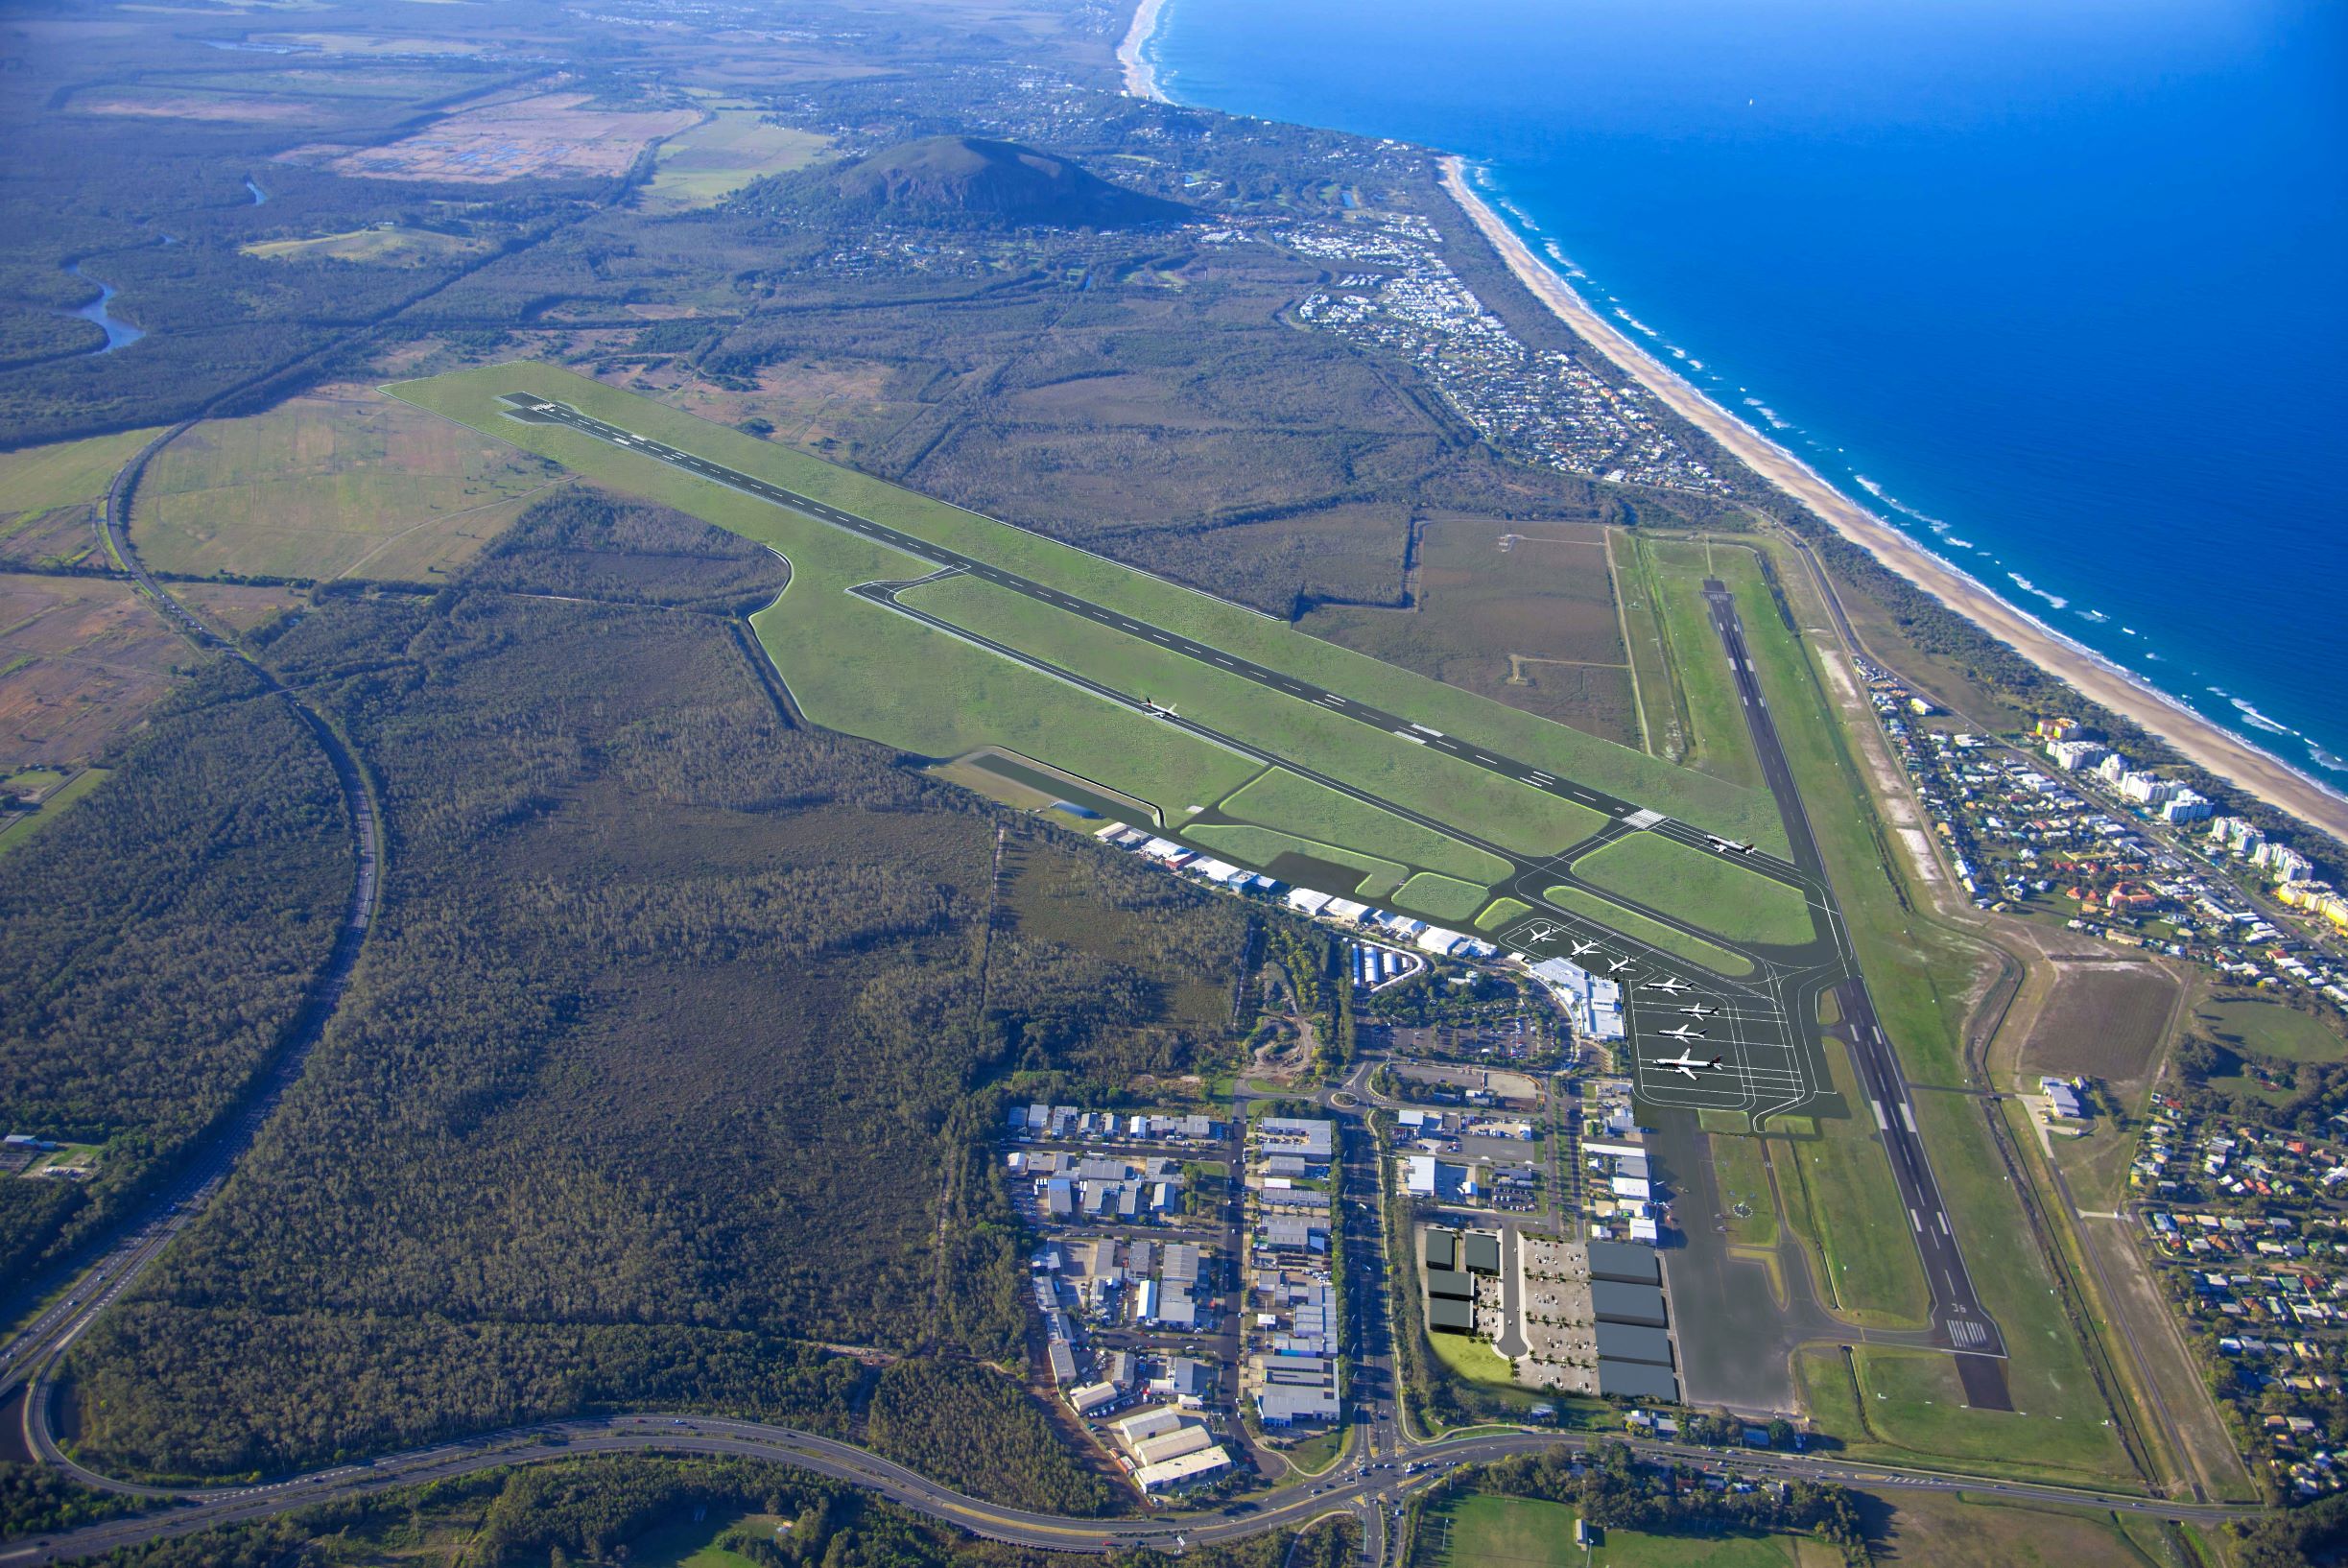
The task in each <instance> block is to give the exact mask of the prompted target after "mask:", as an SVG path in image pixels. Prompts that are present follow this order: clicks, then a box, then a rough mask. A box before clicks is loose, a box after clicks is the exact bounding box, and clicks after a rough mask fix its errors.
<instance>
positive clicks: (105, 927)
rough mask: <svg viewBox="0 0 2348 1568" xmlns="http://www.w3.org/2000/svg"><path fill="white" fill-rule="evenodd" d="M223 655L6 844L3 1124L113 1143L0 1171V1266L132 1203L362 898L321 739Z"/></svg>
mask: <svg viewBox="0 0 2348 1568" xmlns="http://www.w3.org/2000/svg"><path fill="white" fill-rule="evenodd" d="M255 692H256V687H255V686H254V684H253V683H252V682H251V679H250V677H249V676H247V675H244V674H243V673H242V672H241V671H240V669H239V667H237V666H235V665H232V664H227V663H225V662H224V663H222V664H220V665H217V666H214V667H213V668H212V670H211V671H210V672H208V674H207V676H206V677H205V678H203V679H202V680H199V681H198V682H196V683H195V684H193V685H192V686H190V687H189V688H187V689H186V690H185V691H184V692H183V693H182V694H181V695H180V697H179V698H178V699H177V700H176V701H174V702H172V703H171V704H169V705H167V706H166V707H165V708H164V709H163V710H162V711H161V712H160V713H159V714H158V715H157V717H156V718H155V719H154V722H153V724H152V725H151V726H150V727H149V729H148V730H147V732H146V735H145V737H144V738H143V739H142V740H140V741H139V742H138V743H137V744H136V745H135V746H134V747H133V748H132V749H131V750H130V753H129V755H128V756H126V757H125V758H124V759H123V762H122V766H121V767H120V768H119V769H118V770H117V771H116V772H115V773H114V774H113V776H112V777H110V778H109V779H107V782H106V784H105V785H103V786H102V787H101V788H100V789H98V790H97V791H96V792H95V793H94V794H92V795H91V796H89V797H88V798H87V799H85V800H83V802H82V803H81V804H80V805H79V806H77V807H76V808H75V809H74V810H73V811H72V812H70V813H68V814H67V815H66V816H64V817H63V818H61V819H59V820H58V821H57V822H56V823H55V824H53V825H52V826H51V827H49V828H48V830H47V831H45V832H43V833H41V834H40V835H38V836H37V837H36V838H33V839H31V840H29V841H28V842H26V843H23V844H22V845H20V846H19V847H17V848H16V849H14V850H12V852H11V853H9V854H7V855H5V856H0V1128H5V1130H7V1131H10V1132H25V1133H31V1134H33V1135H36V1136H38V1137H43V1138H48V1139H52V1140H57V1141H59V1142H70V1143H89V1144H99V1145H102V1146H103V1149H102V1152H101V1153H100V1154H99V1156H98V1161H97V1174H96V1175H95V1176H91V1177H89V1178H88V1179H86V1180H83V1181H73V1180H65V1179H55V1178H44V1179H37V1180H28V1179H23V1178H12V1177H0V1280H5V1281H8V1282H9V1284H10V1286H11V1287H13V1286H14V1285H16V1284H18V1283H21V1282H25V1281H28V1280H30V1279H31V1278H33V1277H34V1276H35V1274H36V1271H38V1269H39V1268H40V1267H41V1266H42V1265H43V1264H45V1263H47V1262H49V1261H51V1260H53V1259H56V1258H58V1257H60V1256H61V1255H63V1254H64V1253H66V1252H67V1251H69V1250H70V1249H71V1248H72V1247H75V1246H76V1245H77V1244H79V1243H80V1242H81V1241H82V1240H83V1239H84V1238H86V1237H88V1236H91V1235H93V1234H94V1233H96V1232H98V1231H99V1230H101V1229H103V1228H104V1227H105V1226H106V1225H107V1224H110V1223H111V1222H112V1221H113V1220H115V1219H116V1218H117V1217H119V1216H121V1215H122V1214H123V1213H124V1212H125V1211H126V1210H127V1208H128V1207H129V1206H130V1203H132V1202H133V1201H134V1200H136V1199H137V1198H139V1197H140V1196H141V1195H142V1194H144V1193H145V1192H147V1191H148V1190H150V1188H151V1187H152V1186H153V1184H154V1181H155V1180H156V1179H157V1178H158V1176H161V1175H162V1174H163V1173H164V1172H166V1171H167V1170H168V1169H169V1168H170V1167H171V1166H172V1164H173V1163H174V1162H175V1161H176V1159H177V1158H178V1156H179V1155H180V1154H182V1153H183V1152H186V1150H187V1149H188V1147H189V1145H190V1144H191V1143H192V1142H194V1141H195V1140H197V1139H200V1138H201V1137H202V1135H203V1134H204V1133H205V1131H206V1130H207V1129H208V1128H212V1127H213V1126H214V1125H215V1124H216V1123H217V1122H219V1121H221V1120H222V1119H223V1118H224V1117H225V1114H226V1113H228V1112H229V1111H230V1110H232V1109H233V1108H234V1107H235V1106H236V1105H238V1103H239V1102H240V1100H241V1098H242V1096H243V1094H244V1092H245V1090H246V1088H247V1087H248V1086H249V1084H250V1083H251V1082H252V1081H253V1080H254V1078H255V1077H256V1075H258V1074H259V1073H260V1072H261V1070H262V1069H263V1068H264V1067H265V1066H266V1065H267V1064H268V1063H269V1062H270V1060H271V1059H272V1057H273V1056H274V1054H275V1053H276V1051H277V1050H278V1049H279V1047H280V1046H281V1045H282V1044H283V1043H284V1039H285V1034H286V1032H287V1031H288V1029H289V1028H290V1027H291V1026H292V1025H293V1023H294V1022H295V1020H296V1017H297V1016H298V1014H299V1012H300V1009H301V1005H302V1001H303V997H304V995H305V992H306V990H307V988H308V986H309V985H310V982H311V980H312V978H313V977H314V976H315V975H316V973H317V971H318V970H319V968H320V965H322V964H323V963H324V962H325V960H326V956H327V954H328V952H329V951H330V950H331V948H332V946H333V943H334V938H335V932H336V929H337V925H338V922H339V920H340V918H341V915H342V914H343V910H344V905H345V903H346V901H347V900H348V898H349V894H350V878H351V875H352V866H351V859H350V843H349V833H348V826H347V824H346V823H345V821H344V816H343V796H342V792H341V790H340V789H339V788H338V787H337V785H336V783H335V779H334V773H333V771H332V769H331V768H330V767H329V766H328V765H327V761H326V758H325V754H324V753H323V752H322V751H321V750H320V748H319V744H318V741H317V739H316V738H315V737H314V736H313V735H312V734H311V733H310V731H309V730H308V729H307V728H305V727H304V726H303V725H302V723H301V721H300V720H299V719H298V718H297V717H296V715H295V713H294V711H293V709H292V708H291V707H289V706H288V705H287V704H286V703H285V702H284V701H282V700H280V699H277V698H274V697H268V696H261V695H255Z"/></svg>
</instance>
